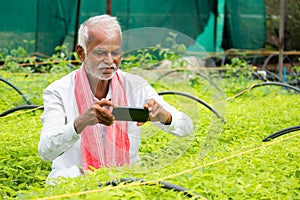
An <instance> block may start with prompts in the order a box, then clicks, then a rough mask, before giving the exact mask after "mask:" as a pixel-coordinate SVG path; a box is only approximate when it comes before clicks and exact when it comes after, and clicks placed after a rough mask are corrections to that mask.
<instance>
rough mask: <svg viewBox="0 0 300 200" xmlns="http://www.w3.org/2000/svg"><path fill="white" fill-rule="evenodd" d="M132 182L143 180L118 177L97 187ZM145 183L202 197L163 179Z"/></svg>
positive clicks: (190, 195)
mask: <svg viewBox="0 0 300 200" xmlns="http://www.w3.org/2000/svg"><path fill="white" fill-rule="evenodd" d="M132 182H145V181H144V180H143V179H142V178H122V179H119V180H113V181H107V182H105V183H104V184H102V183H100V184H99V185H98V186H99V187H102V186H109V185H112V186H117V185H119V184H120V183H124V184H127V183H132ZM145 185H148V186H160V187H161V188H164V189H168V190H173V191H176V192H183V193H184V195H185V196H187V197H190V198H191V197H201V198H204V197H203V196H201V195H200V194H198V193H196V192H189V189H187V188H184V187H182V186H179V185H175V184H172V183H168V182H164V181H159V182H158V184H156V183H147V184H145ZM205 199H206V198H205Z"/></svg>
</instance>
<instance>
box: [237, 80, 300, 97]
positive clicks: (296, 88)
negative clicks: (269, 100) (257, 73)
mask: <svg viewBox="0 0 300 200" xmlns="http://www.w3.org/2000/svg"><path fill="white" fill-rule="evenodd" d="M266 85H275V86H281V87H285V88H289V89H292V90H294V91H296V92H297V93H300V88H298V87H295V86H292V85H289V84H287V83H281V82H262V83H256V84H254V85H252V86H250V87H247V88H245V89H243V90H241V91H240V92H238V93H237V95H235V97H238V96H241V95H242V94H244V93H245V92H246V91H248V90H251V89H253V88H256V87H262V86H266Z"/></svg>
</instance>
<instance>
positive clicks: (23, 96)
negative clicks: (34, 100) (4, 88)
mask: <svg viewBox="0 0 300 200" xmlns="http://www.w3.org/2000/svg"><path fill="white" fill-rule="evenodd" d="M0 81H2V82H4V83H6V84H7V85H9V86H10V87H12V88H13V89H14V90H16V91H17V92H18V93H19V94H20V95H21V96H22V98H23V99H24V100H25V101H26V103H27V104H28V105H30V104H31V102H30V101H29V100H28V99H27V98H26V96H25V95H24V94H23V92H21V90H19V89H18V88H17V87H16V86H14V85H13V84H12V83H10V82H9V81H7V80H5V79H3V78H1V77H0Z"/></svg>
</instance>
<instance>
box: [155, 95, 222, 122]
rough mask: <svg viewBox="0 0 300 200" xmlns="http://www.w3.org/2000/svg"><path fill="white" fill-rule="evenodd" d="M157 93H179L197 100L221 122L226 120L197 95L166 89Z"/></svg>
mask: <svg viewBox="0 0 300 200" xmlns="http://www.w3.org/2000/svg"><path fill="white" fill-rule="evenodd" d="M158 94H159V95H169V94H171V95H181V96H184V97H188V98H190V99H192V100H195V101H197V102H198V103H201V104H202V105H204V106H205V107H206V108H208V109H209V110H210V111H212V112H213V113H214V114H215V115H216V116H217V117H218V118H220V119H221V120H222V122H223V123H224V124H225V123H226V120H225V119H224V118H223V117H222V116H221V115H220V114H219V113H218V112H217V111H216V110H215V109H214V108H213V107H211V106H210V105H209V104H207V103H206V102H205V101H203V100H201V99H199V98H198V97H195V96H193V95H190V94H187V93H183V92H176V91H166V92H158Z"/></svg>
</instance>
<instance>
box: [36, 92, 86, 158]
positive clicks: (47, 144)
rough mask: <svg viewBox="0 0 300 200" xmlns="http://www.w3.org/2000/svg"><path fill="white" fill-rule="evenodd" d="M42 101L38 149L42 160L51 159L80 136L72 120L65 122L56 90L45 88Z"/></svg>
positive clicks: (61, 104) (64, 115)
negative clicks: (41, 125) (41, 124)
mask: <svg viewBox="0 0 300 200" xmlns="http://www.w3.org/2000/svg"><path fill="white" fill-rule="evenodd" d="M43 102H44V112H43V114H42V116H41V120H42V123H43V128H42V131H41V135H40V141H39V145H38V151H39V154H40V156H41V157H42V158H43V159H44V160H50V161H52V160H54V159H55V158H57V157H58V156H59V155H61V154H62V153H64V152H65V151H66V150H68V149H69V148H70V147H71V146H72V145H73V144H74V143H75V142H77V141H78V140H79V138H80V136H79V135H78V134H77V133H76V131H75V129H74V125H73V124H74V120H71V121H69V122H68V123H67V122H66V121H67V120H66V114H65V112H64V108H63V103H62V100H61V97H60V95H59V93H58V92H55V91H51V90H49V89H46V90H45V91H44V93H43Z"/></svg>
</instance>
